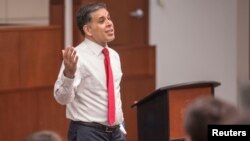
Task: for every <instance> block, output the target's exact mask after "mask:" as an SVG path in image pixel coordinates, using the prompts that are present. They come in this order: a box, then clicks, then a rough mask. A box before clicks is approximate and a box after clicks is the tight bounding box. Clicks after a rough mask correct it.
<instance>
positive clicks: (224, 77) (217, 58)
mask: <svg viewBox="0 0 250 141" xmlns="http://www.w3.org/2000/svg"><path fill="white" fill-rule="evenodd" d="M157 1H158V2H159V1H160V0H157ZM157 1H156V0H150V17H149V18H150V23H149V25H150V27H149V33H150V37H149V38H150V44H153V45H156V47H157V49H156V50H157V55H156V56H157V58H156V59H157V65H156V67H157V68H156V75H157V78H156V79H157V87H162V86H166V85H170V84H176V83H183V82H192V81H203V80H206V81H207V80H213V81H218V82H220V83H221V86H219V87H217V88H216V89H215V96H216V97H220V98H223V99H225V100H226V101H228V102H231V103H233V104H238V96H237V92H238V89H237V35H238V34H237V33H238V32H237V0H162V2H163V3H164V7H161V6H160V5H159V4H158V3H157Z"/></svg>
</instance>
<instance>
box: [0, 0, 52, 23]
mask: <svg viewBox="0 0 250 141" xmlns="http://www.w3.org/2000/svg"><path fill="white" fill-rule="evenodd" d="M0 23H4V24H7V23H15V24H24V23H25V24H48V23H49V0H0Z"/></svg>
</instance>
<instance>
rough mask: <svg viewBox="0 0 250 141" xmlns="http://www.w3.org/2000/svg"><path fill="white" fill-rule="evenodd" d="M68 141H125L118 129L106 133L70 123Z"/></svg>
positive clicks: (77, 123) (76, 123)
mask: <svg viewBox="0 0 250 141" xmlns="http://www.w3.org/2000/svg"><path fill="white" fill-rule="evenodd" d="M68 141H125V135H124V134H123V133H122V132H121V130H120V129H119V128H117V129H115V130H114V131H112V132H106V131H105V130H102V129H99V128H95V127H91V126H86V125H83V124H81V123H79V122H74V121H71V122H70V126H69V131H68Z"/></svg>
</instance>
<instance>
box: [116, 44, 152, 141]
mask: <svg viewBox="0 0 250 141" xmlns="http://www.w3.org/2000/svg"><path fill="white" fill-rule="evenodd" d="M114 49H115V50H116V51H117V52H118V53H119V55H120V59H121V66H122V71H123V78H122V81H121V96H122V103H123V112H124V118H125V124H126V130H127V132H128V134H127V138H126V139H127V141H136V140H137V115H136V109H132V108H131V105H132V104H133V103H134V101H137V100H140V99H142V98H143V97H145V96H147V95H148V94H150V93H151V92H153V91H154V90H155V48H154V47H145V46H144V47H143V46H134V47H116V48H114Z"/></svg>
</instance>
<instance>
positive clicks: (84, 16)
mask: <svg viewBox="0 0 250 141" xmlns="http://www.w3.org/2000/svg"><path fill="white" fill-rule="evenodd" d="M102 8H105V9H107V8H106V4H105V3H89V4H86V5H84V6H82V7H81V8H80V9H79V10H78V13H77V26H78V28H79V30H80V32H81V34H82V35H85V33H84V31H83V28H82V27H83V26H84V25H85V24H87V23H89V22H91V20H92V17H91V15H90V14H91V13H92V12H95V11H97V10H99V9H102Z"/></svg>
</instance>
